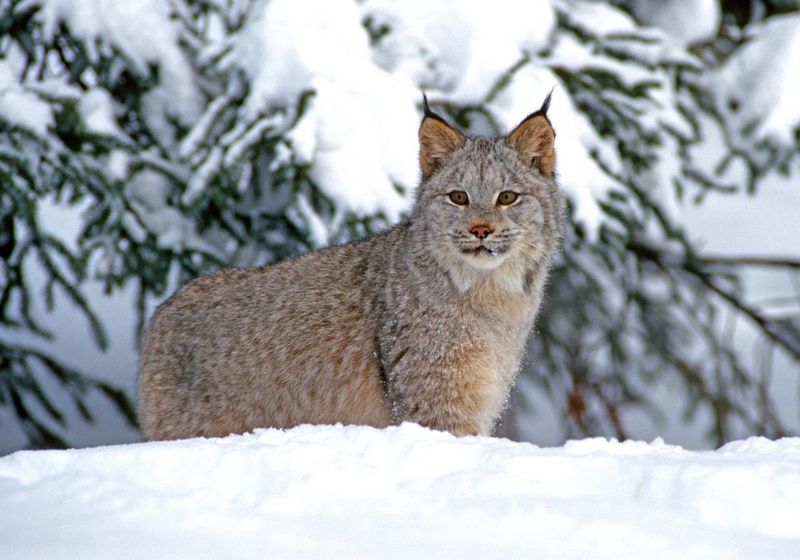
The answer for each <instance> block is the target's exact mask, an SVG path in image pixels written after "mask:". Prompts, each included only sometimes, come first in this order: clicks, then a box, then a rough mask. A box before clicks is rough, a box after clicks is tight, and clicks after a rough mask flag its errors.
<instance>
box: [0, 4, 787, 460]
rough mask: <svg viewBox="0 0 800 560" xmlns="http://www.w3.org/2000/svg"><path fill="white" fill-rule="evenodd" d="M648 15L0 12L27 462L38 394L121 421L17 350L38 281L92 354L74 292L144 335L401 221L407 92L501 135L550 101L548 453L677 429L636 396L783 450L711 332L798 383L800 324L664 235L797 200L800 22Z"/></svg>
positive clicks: (617, 8) (63, 371)
mask: <svg viewBox="0 0 800 560" xmlns="http://www.w3.org/2000/svg"><path fill="white" fill-rule="evenodd" d="M648 4H649V3H648V2H644V1H616V2H610V3H603V2H589V1H584V0H549V1H548V0H542V1H540V2H525V3H522V2H512V1H503V2H500V1H497V2H492V3H481V2H469V3H464V2H458V1H455V0H452V1H445V2H425V1H422V0H408V1H404V2H401V3H400V2H389V1H386V0H363V1H354V0H325V1H311V0H305V1H294V0H271V1H270V0H215V1H211V0H170V1H160V0H140V1H136V2H111V1H107V2H98V1H91V0H0V183H2V187H3V188H2V190H1V191H0V253H2V257H3V261H2V274H3V276H2V277H0V317H1V318H2V319H1V320H2V327H3V329H2V330H0V371H2V377H0V406H3V405H5V406H9V407H11V408H13V410H14V412H15V415H16V417H17V418H18V419H19V421H20V423H21V424H22V425H23V427H25V429H26V431H27V433H28V437H29V438H30V441H31V443H32V444H33V445H53V444H57V443H58V442H59V441H60V440H61V439H63V434H64V431H63V428H59V427H58V426H57V424H58V423H59V422H63V415H62V413H61V411H60V410H59V407H58V405H57V404H55V403H53V402H52V399H51V398H49V397H48V396H47V394H46V392H45V391H43V390H42V389H41V387H40V384H41V380H42V376H43V375H45V376H46V375H51V376H52V377H53V378H55V379H57V380H59V381H60V382H61V383H62V384H63V387H64V388H65V389H66V390H67V391H68V392H69V395H70V398H71V399H72V400H73V401H74V402H75V404H76V405H77V406H78V408H79V410H80V411H81V413H82V414H84V416H85V417H86V418H91V416H92V412H91V410H90V409H89V407H88V406H87V405H86V404H85V401H84V399H85V396H86V394H87V393H88V391H89V390H91V389H94V388H98V389H100V390H101V391H104V392H105V393H106V394H107V395H108V396H109V397H111V398H112V400H113V401H114V402H115V403H116V404H117V405H118V406H119V407H120V410H122V411H123V412H124V413H125V414H127V415H128V416H129V417H130V418H131V420H132V414H131V407H130V404H129V402H128V400H127V398H126V396H125V395H124V393H122V392H121V391H119V390H117V389H114V387H112V386H110V385H107V384H103V383H100V384H98V383H97V382H94V381H92V379H91V377H87V376H85V375H83V374H82V373H81V372H79V371H76V370H75V369H74V368H70V367H67V366H65V365H64V364H63V363H61V361H60V360H59V358H58V357H57V356H53V355H51V354H48V353H47V352H45V351H43V350H41V349H40V348H41V347H40V346H38V345H37V344H34V343H32V342H30V340H34V341H35V340H36V337H46V336H49V335H50V334H52V333H50V332H49V329H48V328H47V327H46V325H45V323H46V319H43V318H41V317H37V316H35V314H34V313H32V312H31V298H34V297H36V295H37V294H34V293H32V290H33V288H32V284H31V281H30V279H29V274H28V270H29V267H30V266H32V264H31V263H35V264H34V265H33V266H38V267H41V268H42V269H43V270H44V274H45V277H46V278H47V281H46V285H45V295H46V301H47V303H48V305H49V306H51V307H52V305H53V301H54V300H55V299H56V298H66V299H68V300H70V301H72V302H73V303H74V304H76V305H77V307H78V308H79V309H80V310H81V312H82V314H83V315H85V317H86V319H87V321H88V324H89V330H90V332H91V333H93V335H94V338H95V340H96V342H97V344H98V345H99V346H100V347H101V348H102V347H104V346H105V345H106V333H105V328H104V321H105V319H104V318H103V317H100V316H98V315H97V314H96V313H95V312H94V311H93V306H92V303H91V302H89V301H87V299H86V297H85V292H84V286H85V284H86V281H87V279H90V278H92V279H98V280H100V281H101V282H103V283H104V284H105V286H106V288H107V290H108V291H109V292H110V293H114V292H115V291H116V290H119V289H120V288H122V287H123V286H126V285H128V284H130V283H134V284H135V286H136V291H137V293H138V297H137V302H136V307H137V310H138V314H139V325H138V329H139V330H141V328H142V327H143V324H144V320H145V319H146V317H145V315H146V313H147V310H148V309H150V308H151V307H152V303H153V302H155V301H157V300H160V299H162V298H163V297H165V296H166V295H168V291H169V290H171V289H172V288H174V287H175V285H176V284H177V283H181V282H184V281H186V280H187V279H189V278H191V277H194V276H196V275H198V274H201V273H205V272H208V271H211V270H214V269H216V268H219V267H221V266H229V265H235V266H242V265H258V264H267V263H271V262H275V261H277V260H280V259H283V258H287V257H289V256H292V255H295V254H297V253H299V252H303V251H307V250H310V249H313V248H316V247H320V246H323V245H326V244H330V243H337V242H341V241H345V240H348V239H352V238H355V237H359V236H362V235H364V234H367V233H370V232H373V231H375V230H377V229H380V228H381V227H384V226H385V225H387V224H389V223H392V222H394V221H396V220H398V219H400V218H401V217H402V214H403V212H404V210H405V209H406V208H407V207H408V203H409V201H410V196H411V193H412V191H413V189H414V187H415V184H416V181H417V178H418V171H417V168H416V150H417V145H416V127H417V125H418V122H419V103H420V101H421V99H420V97H421V95H420V93H419V92H420V90H424V91H426V92H427V94H428V96H429V98H430V100H431V104H432V106H433V107H434V109H435V110H437V111H439V112H441V113H442V114H444V115H446V116H448V117H449V118H450V119H451V120H452V121H453V122H454V123H455V124H457V125H459V126H461V127H463V128H465V129H467V130H469V131H470V132H473V133H477V134H500V133H504V132H506V131H507V130H509V129H510V127H512V126H513V125H515V124H516V123H517V122H518V121H519V120H520V119H521V118H522V117H524V116H525V115H527V114H528V113H529V112H531V111H532V110H534V109H536V108H537V107H538V106H539V104H540V103H541V100H542V99H543V98H544V96H545V95H546V94H547V92H548V91H550V90H551V88H554V94H553V103H552V108H551V113H550V115H551V117H552V120H553V122H554V124H555V127H556V129H557V133H558V137H557V146H556V147H557V151H558V154H559V168H558V171H559V176H560V181H561V183H562V186H563V188H564V190H565V193H566V194H567V197H568V199H569V209H568V214H569V224H568V228H567V236H566V239H565V243H564V250H563V251H562V253H561V254H560V255H559V257H558V259H557V261H558V262H557V265H556V269H555V271H554V275H553V280H552V282H551V285H550V288H549V293H548V297H547V301H546V306H545V309H544V310H543V312H542V315H541V318H540V320H539V323H538V331H539V332H538V333H537V336H536V338H535V339H534V341H533V343H532V347H531V351H530V353H529V357H530V360H529V361H530V362H531V366H530V367H529V368H528V369H527V370H526V371H525V373H524V375H525V377H526V380H527V381H528V383H524V384H523V385H522V386H523V388H525V391H523V392H521V393H520V394H519V395H518V398H517V401H518V404H519V405H521V406H524V404H525V403H526V402H528V401H530V397H531V396H532V394H533V393H538V394H539V395H546V397H547V400H548V402H549V403H551V406H552V407H553V409H554V410H555V412H556V413H557V414H558V415H560V416H562V417H563V419H564V422H563V425H564V433H565V434H569V435H579V434H606V433H609V434H614V435H618V436H626V435H628V434H632V433H635V428H632V427H631V426H629V424H628V420H627V418H628V414H629V412H631V411H636V410H641V411H643V412H644V413H645V414H647V415H650V416H653V417H658V416H659V415H661V414H663V413H664V412H665V410H666V409H668V408H669V409H671V410H670V411H671V413H672V414H676V411H675V407H674V406H673V403H666V404H665V403H662V402H658V400H657V399H656V398H654V396H653V395H654V394H655V393H653V391H652V390H651V389H652V386H653V385H654V384H657V383H659V382H661V381H662V380H664V379H669V380H672V382H673V383H675V384H679V385H680V386H681V387H682V388H683V389H684V394H685V398H683V399H681V401H682V402H681V403H680V410H678V411H677V413H682V414H685V415H687V417H689V418H691V417H692V416H693V415H694V414H695V413H696V412H697V411H702V412H703V413H704V414H707V415H708V417H709V418H710V421H709V425H708V429H709V433H710V434H713V436H714V437H715V438H716V440H717V441H723V440H725V439H727V438H729V437H730V436H731V434H732V433H733V432H732V430H733V429H734V428H737V429H738V430H739V431H738V432H737V433H741V432H744V433H748V434H749V433H759V434H760V433H764V434H768V435H779V434H782V433H784V432H785V431H786V427H785V426H784V422H783V421H782V419H781V418H780V417H779V415H778V414H777V413H776V412H775V410H774V405H773V402H772V397H771V394H770V391H771V387H770V385H769V377H770V372H771V370H770V365H769V362H768V361H766V360H764V361H762V363H764V364H766V365H764V366H762V365H758V366H757V367H754V366H752V365H751V363H750V361H749V360H745V358H744V356H743V354H742V353H741V352H739V351H738V350H737V348H735V347H734V342H733V338H731V337H730V336H728V335H727V334H726V331H725V330H724V326H725V325H724V322H723V319H729V318H730V317H734V318H736V317H738V318H743V319H744V320H745V321H747V322H749V323H751V324H752V325H753V326H754V327H755V328H756V329H757V331H758V333H759V336H760V337H761V338H762V339H763V341H764V348H765V349H764V352H765V355H768V354H769V353H771V352H773V350H774V349H777V351H778V352H781V353H783V354H784V355H787V356H789V357H790V358H791V359H793V360H798V359H800V332H798V329H797V327H796V318H793V317H792V316H786V317H782V316H781V317H778V316H772V315H770V314H768V313H766V312H765V311H764V309H762V308H760V307H758V306H756V305H754V304H753V303H751V302H749V301H748V300H747V298H746V297H745V296H744V294H743V293H742V291H741V287H740V285H739V282H738V277H739V275H740V274H741V271H742V269H743V267H746V266H748V265H749V264H752V262H750V261H747V259H745V260H744V261H742V260H737V259H732V260H731V259H727V260H726V259H719V258H710V257H709V256H706V255H702V254H700V253H699V252H698V250H697V248H696V247H695V245H694V243H693V241H692V240H691V239H690V238H688V237H687V235H686V233H685V231H684V230H683V229H682V228H681V226H680V223H679V219H678V207H679V204H680V203H682V202H683V201H687V200H702V198H703V196H704V193H707V192H709V191H710V190H714V191H721V192H737V191H741V190H744V189H749V190H750V191H756V190H757V188H758V186H759V184H760V182H761V181H762V180H763V179H764V177H766V176H768V175H769V174H771V173H773V172H775V171H779V172H782V173H786V174H796V173H797V157H796V156H797V154H798V144H797V131H798V125H799V124H800V113H798V111H797V104H796V103H795V101H794V100H795V99H796V95H795V94H794V93H793V92H794V91H795V90H796V88H797V84H796V81H793V79H792V77H793V72H794V70H793V68H795V67H796V65H795V64H794V63H797V62H798V61H800V52H798V51H800V49H798V47H797V45H798V41H797V37H798V36H800V15H798V14H797V13H794V14H792V13H790V14H788V15H784V14H780V15H774V14H775V13H777V12H778V11H783V10H782V9H781V10H778V9H777V8H775V6H774V4H775V3H774V2H763V3H759V5H760V6H762V9H761V10H754V11H753V14H751V15H750V21H749V23H747V24H746V23H745V22H743V21H742V20H741V14H739V12H737V11H736V9H734V8H730V7H729V6H728V3H722V10H720V7H719V5H718V4H717V3H716V2H713V1H706V0H696V1H694V2H690V3H686V2H682V3H680V4H681V6H682V7H681V9H677V8H676V7H675V4H678V3H676V2H664V3H661V4H660V6H661V7H660V9H659V10H650V9H648V8H647V6H648ZM676 9H677V11H676ZM676 13H679V14H680V17H681V18H682V21H683V23H679V22H677V20H676V19H675V18H676V17H677V16H675V14H676ZM693 14H694V15H693ZM720 21H722V25H721V27H718V26H717V24H718V23H719V22H720ZM645 24H646V25H645ZM765 61H770V63H769V64H767V63H765ZM44 202H47V203H48V204H55V205H61V206H63V207H67V206H70V207H75V208H80V209H81V212H82V216H83V225H82V228H81V230H80V232H79V233H78V235H77V238H76V239H68V240H65V239H62V238H60V237H59V235H58V224H50V223H42V222H41V220H40V206H41V204H43V203H44ZM760 264H763V263H760ZM767 264H769V265H775V264H776V263H774V262H770V263H767ZM778 264H780V263H778ZM783 264H785V265H787V266H789V267H791V266H795V265H796V263H795V262H794V261H790V262H787V263H783ZM793 321H794V322H793ZM131 328H135V327H134V326H132V327H131ZM20 334H21V335H23V336H21V337H20V336H19V335H20ZM21 340H22V342H20V341H21ZM531 382H532V383H531ZM509 423H510V424H513V417H512V418H511V419H510V420H509ZM519 433H520V434H521V435H522V436H525V434H526V430H525V429H524V427H520V431H519Z"/></svg>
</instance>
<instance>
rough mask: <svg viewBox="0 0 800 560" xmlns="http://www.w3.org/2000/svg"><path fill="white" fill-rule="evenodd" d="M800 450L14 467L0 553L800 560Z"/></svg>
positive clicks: (302, 442) (258, 435)
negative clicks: (767, 559) (768, 559)
mask: <svg viewBox="0 0 800 560" xmlns="http://www.w3.org/2000/svg"><path fill="white" fill-rule="evenodd" d="M798 519H800V438H791V439H783V440H779V441H770V440H767V439H763V438H751V439H748V440H746V441H739V442H734V443H731V444H728V445H726V446H725V447H723V448H721V449H720V450H718V451H706V452H690V451H685V450H683V449H681V448H679V447H674V446H670V445H666V444H664V443H663V442H661V441H660V440H657V441H655V442H653V443H650V444H647V443H642V442H633V441H630V442H625V443H619V442H616V441H607V440H604V439H588V440H582V441H571V442H568V443H567V444H566V445H564V446H563V447H559V448H539V447H536V446H534V445H530V444H524V443H512V442H510V441H507V440H502V439H492V438H476V437H467V438H454V437H453V436H451V435H449V434H446V433H442V432H434V431H430V430H427V429H424V428H421V427H419V426H417V425H413V424H404V425H401V426H399V427H392V428H388V429H386V430H376V429H373V428H366V427H355V426H350V427H342V426H301V427H298V428H295V429H292V430H288V431H279V430H259V431H256V432H255V433H253V434H247V435H242V436H230V437H228V438H224V439H194V440H186V441H180V442H163V443H146V444H133V445H125V446H114V447H103V448H95V449H82V450H69V451H20V452H17V453H15V454H13V455H9V456H7V457H4V458H1V459H0V557H3V558H14V559H19V560H26V559H35V558H47V559H53V558H81V559H85V560H91V559H93V558H112V557H113V558H118V559H124V558H192V559H202V558H215V559H218V558H237V559H241V558H256V557H258V558H456V557H457V558H548V559H558V558H565V559H566V558H580V559H585V558H592V559H603V558H613V559H615V560H624V559H626V558H631V559H637V560H638V559H641V558H648V559H659V558H669V559H674V558H681V559H683V560H687V559H693V558H698V559H699V558H705V559H707V558H720V559H721V558H725V559H740V558H759V559H763V558H770V559H771V560H778V559H793V560H796V559H797V558H798V557H800V523H798Z"/></svg>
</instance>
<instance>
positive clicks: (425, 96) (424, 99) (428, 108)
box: [422, 91, 433, 116]
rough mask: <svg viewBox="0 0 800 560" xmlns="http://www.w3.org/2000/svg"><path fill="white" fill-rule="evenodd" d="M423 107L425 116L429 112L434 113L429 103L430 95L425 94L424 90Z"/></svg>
mask: <svg viewBox="0 0 800 560" xmlns="http://www.w3.org/2000/svg"><path fill="white" fill-rule="evenodd" d="M422 107H423V109H424V110H425V116H428V115H429V114H431V113H433V111H431V107H430V105H428V96H427V95H425V92H424V91H423V92H422Z"/></svg>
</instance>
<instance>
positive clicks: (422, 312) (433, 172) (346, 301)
mask: <svg viewBox="0 0 800 560" xmlns="http://www.w3.org/2000/svg"><path fill="white" fill-rule="evenodd" d="M549 102H550V96H548V97H547V99H545V102H544V103H543V104H542V107H541V108H540V109H539V110H538V111H536V112H535V113H532V114H531V115H529V116H528V117H527V118H526V119H525V120H523V121H522V123H520V124H519V125H518V126H517V127H516V128H515V129H514V130H513V131H512V132H511V133H510V134H509V135H508V136H505V137H500V138H475V137H469V136H465V135H463V134H461V133H460V132H458V131H456V130H455V129H453V128H451V127H450V126H449V125H448V124H447V123H446V122H445V121H444V120H443V119H442V118H441V117H439V116H438V115H436V114H435V113H433V112H431V110H430V109H429V108H428V106H427V102H426V104H425V116H424V118H423V120H422V124H421V125H420V129H419V142H420V154H419V159H420V167H421V170H422V181H421V184H420V186H419V188H418V190H417V194H416V202H415V205H414V208H413V210H412V212H411V215H410V217H409V218H408V219H407V220H406V221H404V222H403V223H401V224H398V225H396V226H395V227H394V228H392V229H390V230H388V231H386V232H384V233H382V234H379V235H376V236H374V237H372V238H369V239H366V240H364V241H360V242H357V243H352V244H348V245H343V246H338V247H331V248H328V249H324V250H321V251H318V252H314V253H310V254H307V255H304V256H301V257H298V258H296V259H293V260H290V261H286V262H282V263H279V264H276V265H274V266H269V267H265V268H256V269H231V270H222V271H220V272H217V273H216V274H212V275H210V276H206V277H203V278H199V279H197V280H195V281H193V282H191V283H189V284H188V285H186V286H184V287H183V288H181V289H180V290H178V292H177V293H176V294H175V295H173V296H172V297H171V298H170V299H169V300H167V301H166V302H165V303H163V304H162V305H161V306H160V307H159V308H158V309H157V310H156V312H155V314H154V316H153V318H152V321H151V324H150V328H149V330H148V332H147V333H146V335H145V337H144V340H143V342H142V350H141V361H140V373H139V415H140V420H141V425H142V429H143V432H144V435H145V436H146V437H147V438H148V439H174V438H187V437H195V436H225V435H227V434H230V433H241V432H245V431H248V430H252V429H254V428H259V427H276V428H287V427H290V426H295V425H297V424H303V423H315V424H330V423H336V422H342V423H345V424H368V425H372V426H377V427H383V426H387V425H390V424H394V423H398V422H402V421H413V422H417V423H419V424H422V425H424V426H428V427H431V428H435V429H439V430H448V431H450V432H452V433H454V434H456V435H465V434H483V435H488V434H490V433H491V431H492V429H493V427H494V424H495V422H496V421H497V419H498V417H499V415H500V412H501V410H502V408H503V406H504V403H505V402H506V399H507V398H508V394H509V390H510V387H511V384H512V383H513V381H514V377H515V375H516V373H517V371H518V369H519V365H520V361H521V358H522V354H523V349H524V343H525V339H526V337H527V335H528V332H529V331H530V329H531V327H532V325H533V320H534V317H535V315H536V311H537V309H538V307H539V302H540V300H541V298H542V292H543V289H544V284H545V279H546V277H547V273H548V269H549V265H550V256H551V254H552V253H553V251H554V250H555V248H556V246H557V244H558V241H559V238H560V235H561V228H562V209H561V200H560V196H559V193H558V187H557V185H556V183H555V179H554V166H555V151H554V146H553V144H554V140H555V132H554V131H553V128H552V127H551V125H550V121H549V119H548V118H547V108H548V106H549Z"/></svg>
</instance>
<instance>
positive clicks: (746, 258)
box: [699, 255, 800, 269]
mask: <svg viewBox="0 0 800 560" xmlns="http://www.w3.org/2000/svg"><path fill="white" fill-rule="evenodd" d="M699 260H700V262H701V263H703V264H704V265H724V266H761V267H767V268H797V269H800V258H797V259H793V258H790V257H764V256H758V255H737V256H727V255H702V256H700V257H699Z"/></svg>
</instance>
